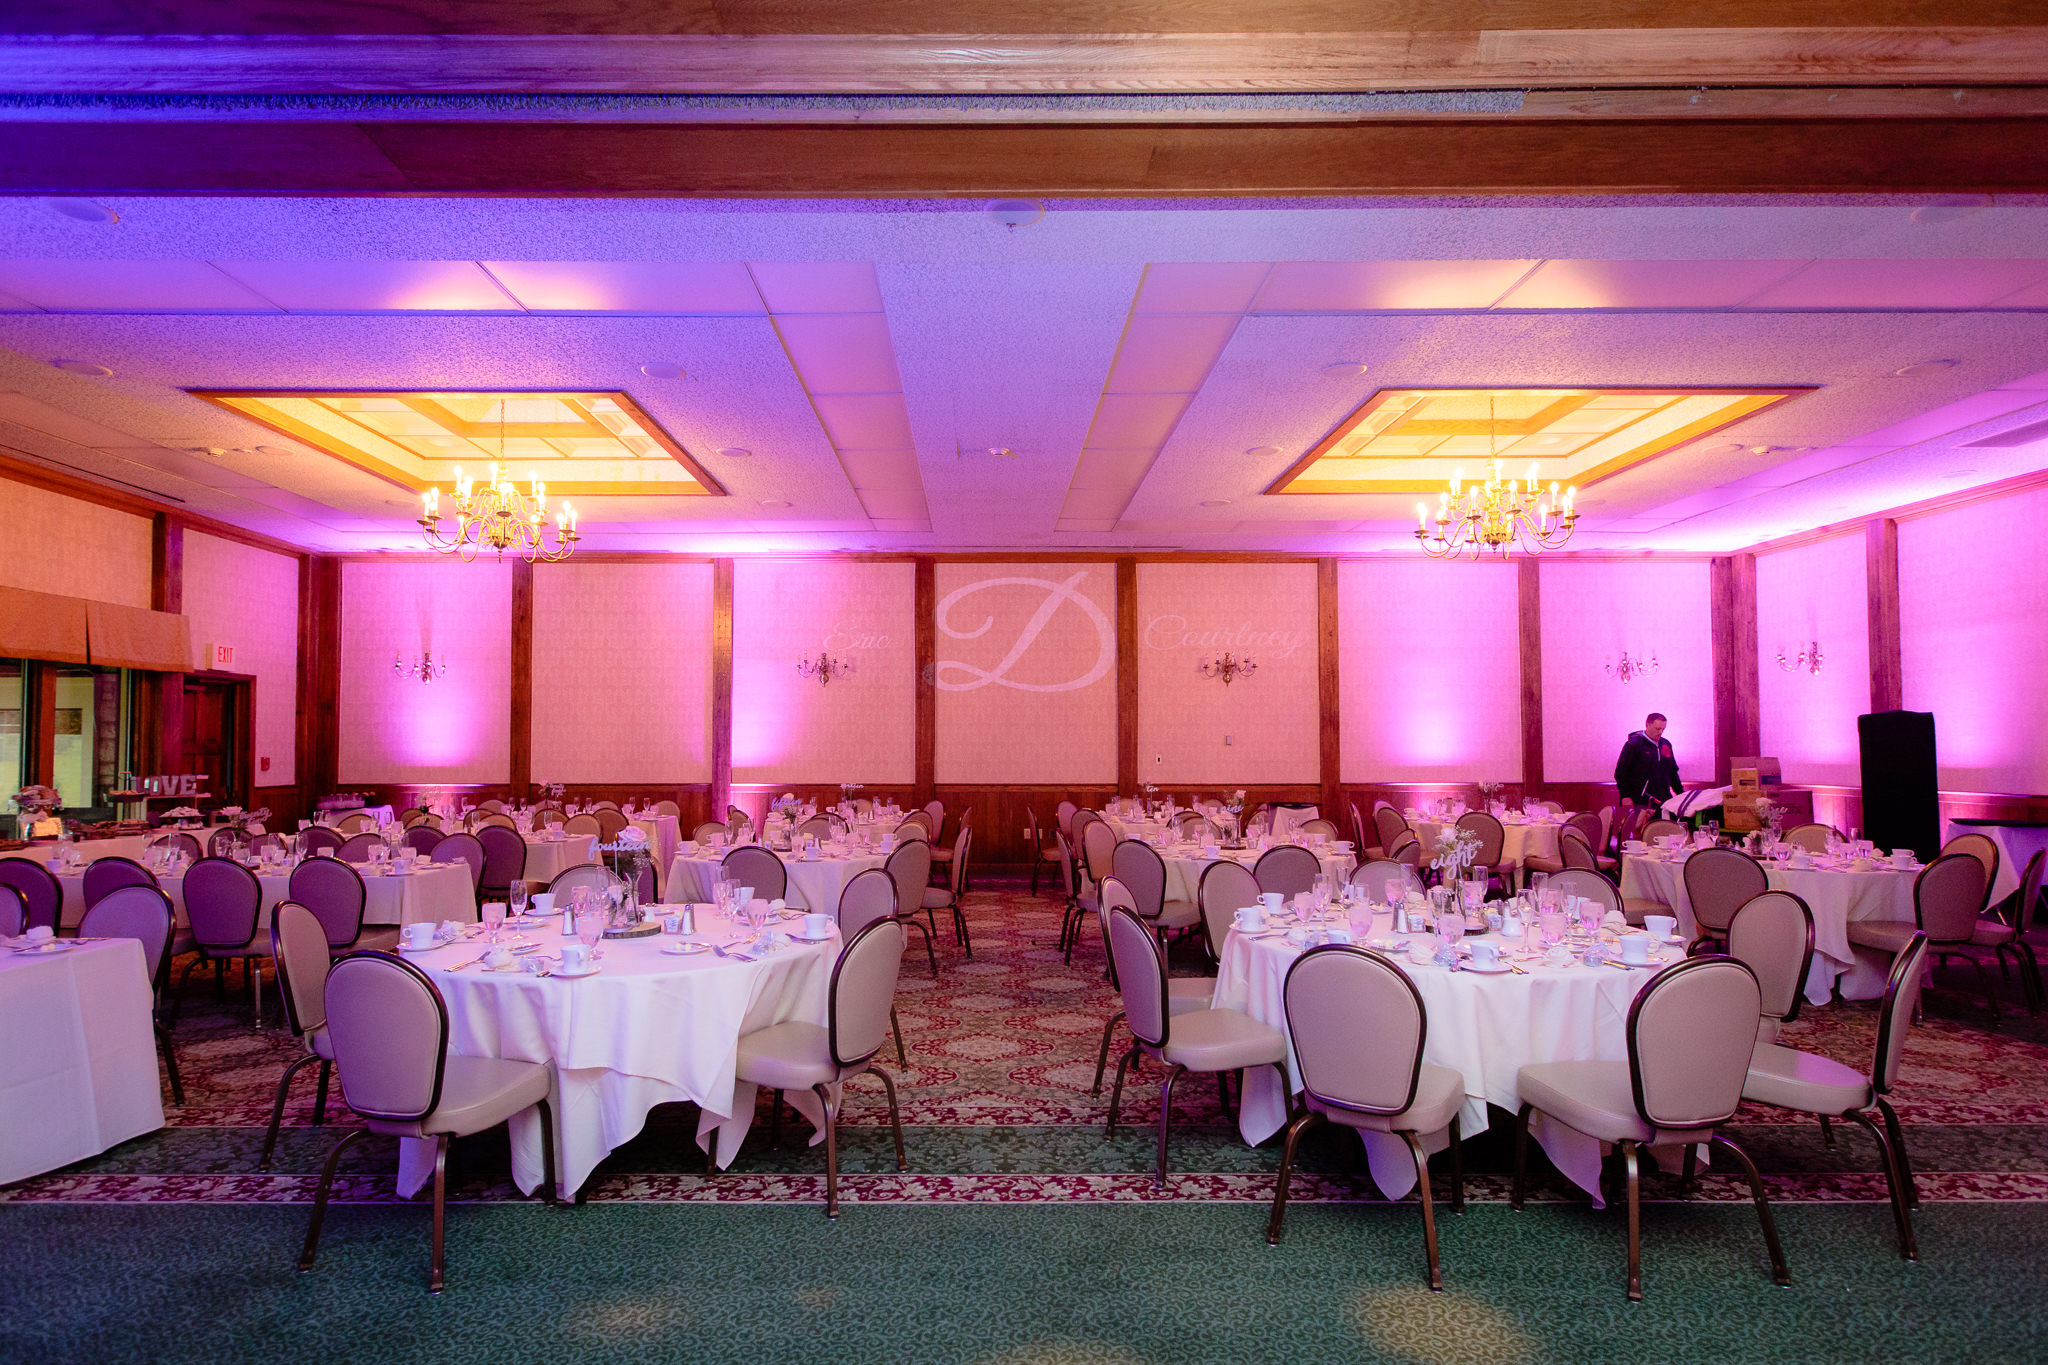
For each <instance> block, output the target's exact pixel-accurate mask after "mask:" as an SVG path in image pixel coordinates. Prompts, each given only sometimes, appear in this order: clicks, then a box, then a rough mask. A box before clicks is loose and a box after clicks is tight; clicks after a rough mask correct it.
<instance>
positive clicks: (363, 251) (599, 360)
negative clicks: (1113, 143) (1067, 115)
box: [0, 197, 2048, 553]
mask: <svg viewBox="0 0 2048 1365" xmlns="http://www.w3.org/2000/svg"><path fill="white" fill-rule="evenodd" d="M96 202H97V204H98V205H99V206H101V207H103V208H104V209H105V210H107V211H108V212H109V213H110V214H111V216H112V218H113V221H104V220H102V221H88V219H91V218H93V217H95V216H96V215H95V213H94V211H93V209H92V207H91V206H89V205H84V204H81V203H79V202H74V201H42V200H35V199H25V198H15V199H4V200H0V243H4V244H5V245H4V247H0V250H4V252H5V259H0V451H4V452H12V453H14V454H15V455H16V456H17V457H27V458H29V459H31V460H35V461H41V462H47V463H49V464H51V465H54V466H61V467H65V468H68V469H71V470H74V471H84V472H85V473H87V474H88V475H90V476H91V477H94V478H97V479H100V480H104V481H109V482H112V483H115V484H117V485H121V486H126V487H131V488H139V489H142V490H144V491H147V492H149V493H151V494H153V495H156V496H160V497H164V498H168V499H173V500H175V501H176V503H178V504H180V505H183V506H186V507H189V508H190V509H192V510H193V511H195V512H200V513H203V514H205V515H208V516H211V517H215V518H218V519H220V520H223V521H227V522H231V523H234V524H238V525H242V526H245V527H248V528H250V529H253V530H257V531H261V532H264V533H267V534H270V535H274V536H277V537H279V538H281V539H284V540H287V541H290V542H292V543H294V544H298V545H303V546H307V547H309V548H315V549H322V550H373V549H406V548H413V547H416V545H417V534H418V533H417V528H416V527H415V526H414V525H413V522H412V520H411V518H412V517H413V516H416V515H417V511H416V508H417V499H416V498H414V497H413V496H412V495H411V494H410V492H409V490H407V489H405V488H402V487H399V486H398V485H396V484H394V483H391V482H386V481H385V480H383V479H380V478H378V477H377V476H376V475H375V474H373V473H371V472H369V471H367V470H365V469H362V468H358V467H356V466H354V465H351V464H347V463H344V462H342V461H340V460H337V459H334V458H332V457H329V456H327V455H324V454H321V453H318V452H317V451H315V450H314V449H313V448H312V447H310V446H307V445H304V444H302V443H300V442H298V441H296V440H292V439H289V438H287V437H284V436H282V435H280V434H278V433H277V432H276V431H273V430H270V429H268V428H266V427H263V426H260V425H258V424H256V423H255V422H252V421H250V420H247V419H245V418H242V417H239V416H237V415H235V414H233V413H230V412H227V411H223V410H221V409H220V408H218V407H216V406H214V405H212V404H209V403H208V402H206V401H205V400H204V399H202V398H200V397H196V396H194V394H193V393H192V392H190V391H193V390H217V389H265V390H272V389H281V390H290V389H349V390H368V389H404V390H422V391H471V390H541V391H557V390H560V391H588V392H622V393H625V394H627V395H629V396H630V398H631V400H632V401H633V402H634V403H635V404H637V405H638V406H639V408H640V409H641V410H643V411H644V412H645V413H646V414H647V415H648V416H649V417H651V418H652V420H653V421H654V422H656V423H658V424H659V425H660V427H661V428H662V430H663V431H664V432H665V433H666V435H667V436H668V437H669V438H670V439H672V440H673V441H674V442H675V443H677V444H678V445H679V446H680V447H682V448H683V449H684V450H686V451H687V452H688V454H689V456H690V457H691V458H692V459H694V460H696V461H697V462H699V463H700V464H701V465H702V466H703V467H704V469H705V470H706V471H707V472H708V474H709V475H710V476H711V477H712V478H713V479H714V480H715V481H716V482H717V484H719V485H721V486H722V487H723V488H724V489H726V490H727V495H726V496H693V497H681V496H663V495H658V494H656V495H648V496H606V497H592V498H588V499H582V500H580V504H581V505H580V507H579V510H580V511H581V513H582V516H583V530H584V532H585V541H584V548H585V549H586V550H588V549H616V550H690V551H706V550H708V551H718V552H731V551H742V552H743V551H746V550H748V549H758V550H763V551H781V550H837V549H860V550H866V549H881V550H905V549H933V550H954V549H959V550H977V549H992V550H999V549H1028V550H1049V549H1060V548H1067V547H1114V548H1123V547H1137V548H1159V549H1165V548H1184V549H1188V550H1195V551H1221V550H1260V551H1283V552H1301V553H1345V552H1357V551H1370V550H1375V549H1388V548H1400V547H1402V546H1404V545H1408V544H1411V543H1412V542H1410V541H1409V540H1408V539H1407V532H1408V530H1409V529H1412V526H1413V516H1414V503H1415V499H1414V495H1413V494H1412V493H1411V494H1406V495H1400V494H1375V493H1344V494H1334V493H1333V494H1321V493H1312V494H1300V493H1294V494H1273V493H1269V492H1268V491H1267V490H1268V489H1271V488H1273V487H1274V485H1275V484H1276V482H1277V481H1279V480H1280V479H1281V478H1282V476H1283V475H1284V474H1285V473H1286V472H1287V471H1288V470H1289V469H1290V468H1292V467H1293V466H1295V465H1296V464H1297V463H1298V462H1299V461H1301V459H1302V458H1303V457H1304V456H1305V455H1307V454H1308V453H1309V452H1310V451H1312V450H1314V449H1315V448H1316V447H1317V446H1318V444H1319V443H1321V442H1322V441H1324V439H1325V438H1326V437H1328V436H1330V434H1331V433H1332V431H1333V430H1334V429H1336V428H1337V426H1338V425H1339V424H1340V423H1341V422H1343V421H1344V420H1345V419H1346V418H1347V417H1349V416H1350V415H1351V414H1352V413H1353V412H1355V411H1356V410H1357V409H1358V408H1359V407H1360V405H1361V404H1363V403H1365V402H1366V401H1367V400H1368V399H1369V398H1371V397H1372V396H1373V395H1374V394H1375V393H1377V392H1379V391H1380V390H1382V389H1432V388H1467V387H1488V388H1604V389H1628V388H1640V387H1655V386H1675V387H1742V386H1751V387H1756V388H1761V389H1810V390H1811V391H1810V392H1803V393H1799V394H1797V395H1796V396H1794V397H1791V398H1789V399H1787V400H1786V401H1783V402H1780V403H1776V404H1774V405H1772V406H1770V407H1768V408H1765V409H1764V410H1762V411H1759V412H1755V413H1751V414H1748V415H1746V416H1743V417H1741V418H1739V419H1738V420H1737V421H1735V422H1734V423H1733V424H1732V425H1731V426H1729V427H1727V428H1726V429H1723V430H1717V431H1709V432H1707V433H1705V434H1703V435H1701V436H1700V437H1698V438H1696V439H1694V440H1691V441H1688V442H1686V443H1683V444H1681V445H1679V446H1677V447H1676V448H1674V449H1672V450H1670V451H1668V452H1666V453H1663V454H1661V455H1657V456H1655V457H1654V458H1650V459H1646V460H1643V461H1642V462H1640V463H1637V464H1634V465H1631V466H1629V467H1627V468H1624V469H1621V470H1620V471H1619V472H1617V473H1614V474H1613V475H1612V476H1610V477H1607V478H1604V479H1601V480H1600V481H1598V482H1596V483H1593V484H1591V485H1590V486H1588V487H1586V488H1583V489H1582V490H1581V491H1580V495H1579V507H1580V510H1581V512H1582V514H1583V515H1582V517H1581V520H1580V526H1579V533H1578V535H1577V537H1576V538H1575V540H1574V547H1575V548H1587V549H1624V550H1625V549H1673V550H1723V549H1728V548H1732V547H1737V546H1741V545H1745V544H1750V543H1754V542H1756V541H1759V540H1763V539H1767V538H1770V537H1772V536H1776V535H1781V534H1786V533H1789V532H1793V531H1798V530H1803V529H1808V528H1810V527H1813V526H1818V525H1822V524H1826V523H1830V522H1836V521H1841V520H1845V519H1849V518H1852V517H1856V516H1860V515H1864V514H1867V513H1871V512H1875V511H1878V510H1882V509H1884V508H1887V507H1892V506H1897V505H1901V504H1904V503H1908V502H1912V501H1915V500H1918V499H1921V498H1925V497H1929V496H1934V495H1937V494H1941V493H1947V492H1952V491H1955V490H1957V489H1960V488H1966V487H1971V486H1975V485H1978V484H1982V483H1989V482H1993V481H1996V480H1999V479H2003V478H2007V477H2011V476H2014V475H2018V474H2023V473H2028V472H2031V471H2034V470H2038V469H2040V468H2042V467H2044V466H2048V425H2044V419H2048V344H2044V343H2048V200H2043V199H2022V200H2005V199H2001V200H2000V201H1998V202H1996V203H1991V204H1985V203H1981V202H1975V201H1964V202H1958V203H1932V204H1931V203H1930V202H1929V201H1928V200H1926V199H1919V200H1908V199H1893V200H1887V199H1877V198H1868V197H1864V198H1836V199H1823V198H1806V199H1784V198H1779V199H1772V200H1768V201H1766V200H1760V199H1758V200H1740V199H1677V198H1666V199H1649V198H1642V199H1593V200H1588V199H1577V200H1562V199H1560V200H1547V199H1520V200H1514V201H1506V200H1467V201H1453V200H1417V199H1406V200H1399V201H1394V200H1386V201H1369V200H1318V201H1256V200H1243V201H1232V200H1210V201H1198V202H1190V201H1185V200H1182V201H1175V202H1172V203H1164V202H1125V201H1094V202H1085V203H1077V202H1070V201H1053V202H1051V203H1049V204H1047V205H1045V206H1044V212H1043V214H1042V216H1037V217H1035V221H1016V223H1015V225H1014V226H1012V225H1009V224H1008V222H1006V221H1005V219H1006V218H1007V219H1009V220H1030V219H1033V218H1034V215H1035V214H1036V212H1037V210H1036V207H1035V206H1027V207H1025V208H1023V209H1022V210H1021V211H1018V212H1008V213H1003V214H998V213H993V212H991V211H990V210H989V206H987V205H985V204H984V203H983V202H981V201H973V202H967V201H944V200H941V201H918V202H899V201H848V200H839V201H831V202H790V201H772V200H771V201H704V200H698V201H674V200H588V199H575V200H525V199H466V200H448V199H434V198H409V199H406V198H394V199H382V200H352V199H313V198H275V199H213V198H189V199H187V198H175V197H164V198H145V197H137V198H125V199H106V200H100V201H96ZM80 213H82V214H84V217H80V216H75V215H78V214H80ZM58 362H65V363H66V367H64V368H60V367H59V366H58ZM101 369H104V370H105V371H108V372H109V373H104V374H101V373H96V372H94V371H97V370H101ZM81 371H82V372H81ZM2030 427H2031V428H2034V430H2032V432H2031V433H2029V432H2028V431H2027V428H2030ZM2007 433H2012V434H2010V435H2008V434H2007Z"/></svg>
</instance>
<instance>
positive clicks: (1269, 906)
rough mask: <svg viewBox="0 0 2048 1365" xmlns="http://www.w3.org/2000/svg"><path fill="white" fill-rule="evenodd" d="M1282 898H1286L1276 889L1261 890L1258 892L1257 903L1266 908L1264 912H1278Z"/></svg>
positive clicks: (1270, 913) (1275, 913)
mask: <svg viewBox="0 0 2048 1365" xmlns="http://www.w3.org/2000/svg"><path fill="white" fill-rule="evenodd" d="M1284 900H1286V897H1285V896H1282V895H1281V894H1280V893H1279V892H1278V891H1262V892H1260V893H1259V904H1260V905H1262V906H1264V907H1265V908H1266V913H1267V914H1269V915H1277V914H1279V913H1280V905H1281V902H1283V901H1284Z"/></svg>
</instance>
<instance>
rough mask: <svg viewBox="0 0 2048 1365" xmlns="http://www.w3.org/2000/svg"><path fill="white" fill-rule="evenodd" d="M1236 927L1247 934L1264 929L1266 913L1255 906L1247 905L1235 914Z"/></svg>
mask: <svg viewBox="0 0 2048 1365" xmlns="http://www.w3.org/2000/svg"><path fill="white" fill-rule="evenodd" d="M1236 918H1237V927H1238V928H1240V929H1243V930H1244V931H1246V932H1247V933H1257V932H1258V931H1259V930H1261V929H1263V928H1265V927H1266V912H1265V910H1264V909H1263V908H1261V907H1259V906H1256V905H1247V906H1245V907H1244V908H1243V909H1241V910H1239V911H1238V912H1237V916H1236Z"/></svg>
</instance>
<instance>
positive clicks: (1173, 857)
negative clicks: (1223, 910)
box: [1159, 844, 1358, 901]
mask: <svg viewBox="0 0 2048 1365" xmlns="http://www.w3.org/2000/svg"><path fill="white" fill-rule="evenodd" d="M1311 851H1312V852H1315V854H1316V861H1317V862H1318V863H1319V864H1321V866H1322V870H1323V871H1324V872H1325V873H1327V874H1328V875H1329V876H1330V878H1331V879H1332V880H1333V881H1336V882H1342V881H1344V880H1345V879H1346V878H1347V877H1349V876H1350V875H1351V871H1352V869H1353V868H1355V867H1357V866H1358V859H1356V858H1354V857H1353V856H1352V855H1351V854H1349V853H1341V852H1338V851H1336V850H1334V849H1322V850H1311ZM1262 856H1263V855H1262V854H1260V853H1258V852H1257V851H1256V850H1253V849H1243V850H1237V849H1232V850H1230V851H1228V852H1226V853H1224V855H1223V856H1222V857H1220V858H1209V857H1204V856H1203V854H1202V850H1201V849H1200V848H1199V847H1197V846H1193V845H1188V844H1181V845H1178V846H1176V847H1174V848H1170V849H1168V848H1162V849H1160V850H1159V860H1160V861H1161V862H1163V863H1165V864H1166V899H1168V900H1170V901H1197V899H1198V897H1199V895H1200V892H1201V889H1202V874H1203V873H1204V872H1206V871H1208V869H1209V866H1210V864H1212V863H1220V862H1232V863H1236V864H1237V865H1238V866H1239V867H1241V868H1243V869H1244V870H1245V871H1247V872H1249V871H1251V870H1252V869H1253V868H1254V867H1256V866H1258V862H1259V859H1260V858H1261V857H1262Z"/></svg>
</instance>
